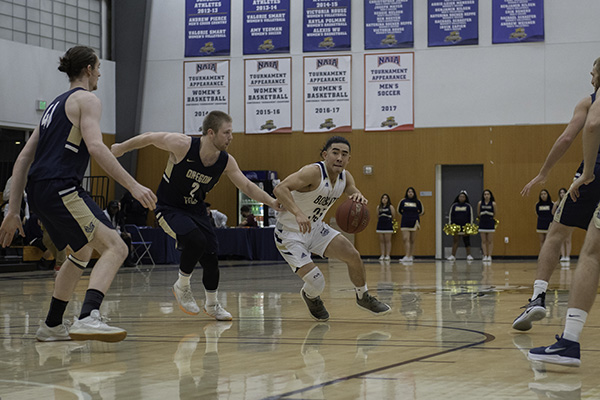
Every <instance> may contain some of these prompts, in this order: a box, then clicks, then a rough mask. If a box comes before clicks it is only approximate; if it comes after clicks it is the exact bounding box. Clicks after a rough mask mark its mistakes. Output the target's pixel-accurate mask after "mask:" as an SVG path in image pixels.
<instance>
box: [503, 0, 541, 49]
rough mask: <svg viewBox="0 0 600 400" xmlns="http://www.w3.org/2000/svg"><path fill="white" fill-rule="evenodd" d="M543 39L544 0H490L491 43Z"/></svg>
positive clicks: (537, 40) (539, 40) (538, 40)
mask: <svg viewBox="0 0 600 400" xmlns="http://www.w3.org/2000/svg"><path fill="white" fill-rule="evenodd" d="M543 41H544V0H492V43H494V44H496V43H519V42H543Z"/></svg>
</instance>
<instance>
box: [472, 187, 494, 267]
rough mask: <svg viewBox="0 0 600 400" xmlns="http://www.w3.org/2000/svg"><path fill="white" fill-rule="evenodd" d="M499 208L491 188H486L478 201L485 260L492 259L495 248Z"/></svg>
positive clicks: (482, 248) (478, 215)
mask: <svg viewBox="0 0 600 400" xmlns="http://www.w3.org/2000/svg"><path fill="white" fill-rule="evenodd" d="M497 210H498V208H497V206H496V201H495V199H494V195H493V194H492V192H491V190H488V189H486V190H484V191H483V193H482V194H481V200H480V201H479V203H477V217H478V218H479V233H480V234H481V250H482V251H483V261H492V251H493V250H494V232H496V221H495V220H494V217H495V216H496V212H497Z"/></svg>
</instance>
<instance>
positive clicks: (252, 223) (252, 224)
mask: <svg viewBox="0 0 600 400" xmlns="http://www.w3.org/2000/svg"><path fill="white" fill-rule="evenodd" d="M240 212H241V213H242V217H244V219H243V220H242V223H241V224H240V227H246V228H256V227H257V226H258V223H257V222H256V219H254V214H252V212H251V211H250V207H248V206H242V208H240Z"/></svg>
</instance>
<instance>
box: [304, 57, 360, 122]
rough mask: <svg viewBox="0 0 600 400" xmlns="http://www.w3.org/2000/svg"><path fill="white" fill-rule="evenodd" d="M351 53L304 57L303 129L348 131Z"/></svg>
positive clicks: (350, 107) (350, 108)
mask: <svg viewBox="0 0 600 400" xmlns="http://www.w3.org/2000/svg"><path fill="white" fill-rule="evenodd" d="M351 65H352V56H337V57H336V56H332V57H327V56H324V57H304V132H351V131H352V113H351V111H352V104H351V102H350V95H351V89H352V88H351V85H350V79H351V72H352V71H351Z"/></svg>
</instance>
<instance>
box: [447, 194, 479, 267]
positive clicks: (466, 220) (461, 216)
mask: <svg viewBox="0 0 600 400" xmlns="http://www.w3.org/2000/svg"><path fill="white" fill-rule="evenodd" d="M449 217H450V218H449V219H450V224H456V225H458V226H460V227H461V231H460V233H458V234H457V235H454V242H453V243H452V255H451V256H450V257H448V261H454V260H456V250H457V249H458V244H459V241H460V237H461V236H462V238H463V242H464V244H465V248H466V250H467V260H468V261H473V256H472V255H471V238H470V237H469V235H467V234H466V233H465V232H464V227H465V225H466V224H472V223H473V207H471V203H469V196H468V195H467V191H466V190H462V191H461V192H460V193H459V194H458V196H456V198H455V199H454V203H453V204H452V206H451V207H450V213H449Z"/></svg>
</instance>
